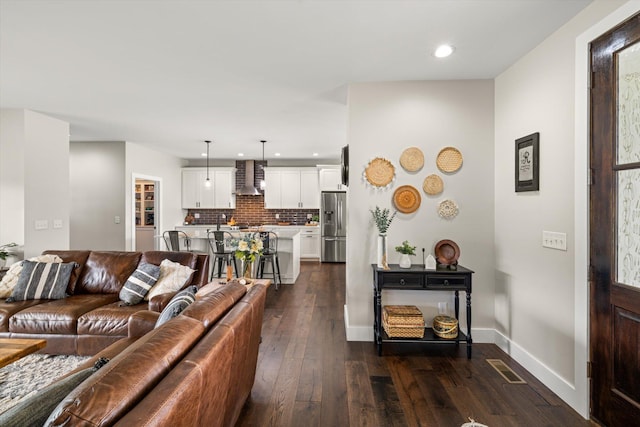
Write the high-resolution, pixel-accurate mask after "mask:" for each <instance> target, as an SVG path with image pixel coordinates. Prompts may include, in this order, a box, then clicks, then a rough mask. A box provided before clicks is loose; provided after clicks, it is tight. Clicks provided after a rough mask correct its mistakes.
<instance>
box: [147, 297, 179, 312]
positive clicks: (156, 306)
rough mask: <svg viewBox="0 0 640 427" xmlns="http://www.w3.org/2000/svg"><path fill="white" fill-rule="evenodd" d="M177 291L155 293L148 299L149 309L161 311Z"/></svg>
mask: <svg viewBox="0 0 640 427" xmlns="http://www.w3.org/2000/svg"><path fill="white" fill-rule="evenodd" d="M175 294H177V292H167V293H166V294H160V295H156V296H155V297H153V298H151V299H150V300H149V310H151V311H155V312H156V313H162V310H164V308H165V307H166V306H167V304H169V301H171V298H173V297H174V296H175Z"/></svg>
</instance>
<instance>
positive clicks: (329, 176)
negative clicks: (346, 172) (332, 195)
mask: <svg viewBox="0 0 640 427" xmlns="http://www.w3.org/2000/svg"><path fill="white" fill-rule="evenodd" d="M318 175H319V180H320V191H336V190H337V191H345V190H346V189H347V187H346V186H344V185H342V176H341V171H340V165H322V166H318Z"/></svg>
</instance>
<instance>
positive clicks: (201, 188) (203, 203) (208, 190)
mask: <svg viewBox="0 0 640 427" xmlns="http://www.w3.org/2000/svg"><path fill="white" fill-rule="evenodd" d="M206 178H207V170H206V168H185V169H182V208H183V209H196V208H199V209H216V208H235V206H236V200H235V199H236V197H235V169H234V168H209V181H211V186H210V187H207V186H206V185H205V180H206Z"/></svg>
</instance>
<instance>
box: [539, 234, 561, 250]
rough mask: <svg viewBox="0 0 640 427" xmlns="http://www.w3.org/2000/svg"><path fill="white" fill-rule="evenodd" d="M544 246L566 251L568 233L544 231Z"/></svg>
mask: <svg viewBox="0 0 640 427" xmlns="http://www.w3.org/2000/svg"><path fill="white" fill-rule="evenodd" d="M542 246H543V247H545V248H551V249H558V250H560V251H566V250H567V233H558V232H556V231H543V232H542Z"/></svg>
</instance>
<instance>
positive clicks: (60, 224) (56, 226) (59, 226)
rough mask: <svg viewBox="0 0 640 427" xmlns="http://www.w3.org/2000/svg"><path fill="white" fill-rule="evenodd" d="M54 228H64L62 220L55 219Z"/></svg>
mask: <svg viewBox="0 0 640 427" xmlns="http://www.w3.org/2000/svg"><path fill="white" fill-rule="evenodd" d="M53 228H62V220H61V219H54V220H53Z"/></svg>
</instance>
